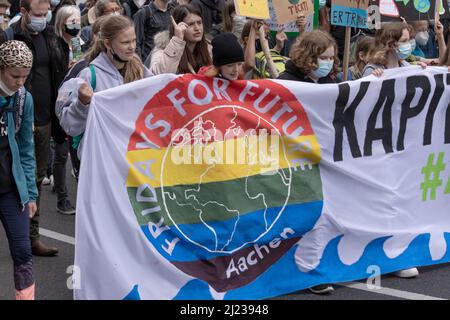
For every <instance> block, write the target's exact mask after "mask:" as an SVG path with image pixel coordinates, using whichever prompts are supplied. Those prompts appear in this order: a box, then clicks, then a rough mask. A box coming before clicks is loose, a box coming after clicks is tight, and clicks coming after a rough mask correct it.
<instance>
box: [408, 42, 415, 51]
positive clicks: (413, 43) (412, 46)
mask: <svg viewBox="0 0 450 320" xmlns="http://www.w3.org/2000/svg"><path fill="white" fill-rule="evenodd" d="M409 43H411V52H413V51H414V50H415V49H416V39H411V40H409Z"/></svg>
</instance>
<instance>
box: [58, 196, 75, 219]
mask: <svg viewBox="0 0 450 320" xmlns="http://www.w3.org/2000/svg"><path fill="white" fill-rule="evenodd" d="M56 211H58V212H59V213H61V214H64V215H68V216H71V215H74V214H75V207H74V206H73V205H72V203H70V201H69V200H65V201H63V202H61V203H58V205H57V206H56Z"/></svg>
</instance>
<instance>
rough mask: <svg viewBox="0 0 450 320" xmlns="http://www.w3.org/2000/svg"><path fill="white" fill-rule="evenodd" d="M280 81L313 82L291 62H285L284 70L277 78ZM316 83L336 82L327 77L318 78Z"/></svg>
mask: <svg viewBox="0 0 450 320" xmlns="http://www.w3.org/2000/svg"><path fill="white" fill-rule="evenodd" d="M277 79H280V80H292V81H301V82H312V83H313V82H314V81H313V80H312V79H310V78H309V77H307V75H305V74H304V73H303V72H302V71H301V70H300V69H299V68H297V67H296V66H295V64H294V63H293V62H292V61H288V62H286V69H285V70H284V72H283V73H282V74H280V76H279V77H278V78H277ZM317 83H321V84H322V83H337V80H336V79H335V78H333V77H332V76H330V75H328V76H326V77H323V78H320V79H319V81H317Z"/></svg>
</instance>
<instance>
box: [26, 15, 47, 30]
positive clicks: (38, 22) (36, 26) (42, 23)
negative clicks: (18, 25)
mask: <svg viewBox="0 0 450 320" xmlns="http://www.w3.org/2000/svg"><path fill="white" fill-rule="evenodd" d="M30 18H31V22H30V23H29V24H28V28H30V29H31V30H33V31H34V32H42V31H44V29H45V27H46V26H47V18H38V17H33V16H31V17H30Z"/></svg>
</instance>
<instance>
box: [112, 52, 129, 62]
mask: <svg viewBox="0 0 450 320" xmlns="http://www.w3.org/2000/svg"><path fill="white" fill-rule="evenodd" d="M111 55H112V57H113V59H114V60H116V61H118V62H121V63H127V62H128V60H123V59H122V58H121V57H119V56H118V55H117V54H116V53H115V52H114V50H113V49H112V48H111Z"/></svg>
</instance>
